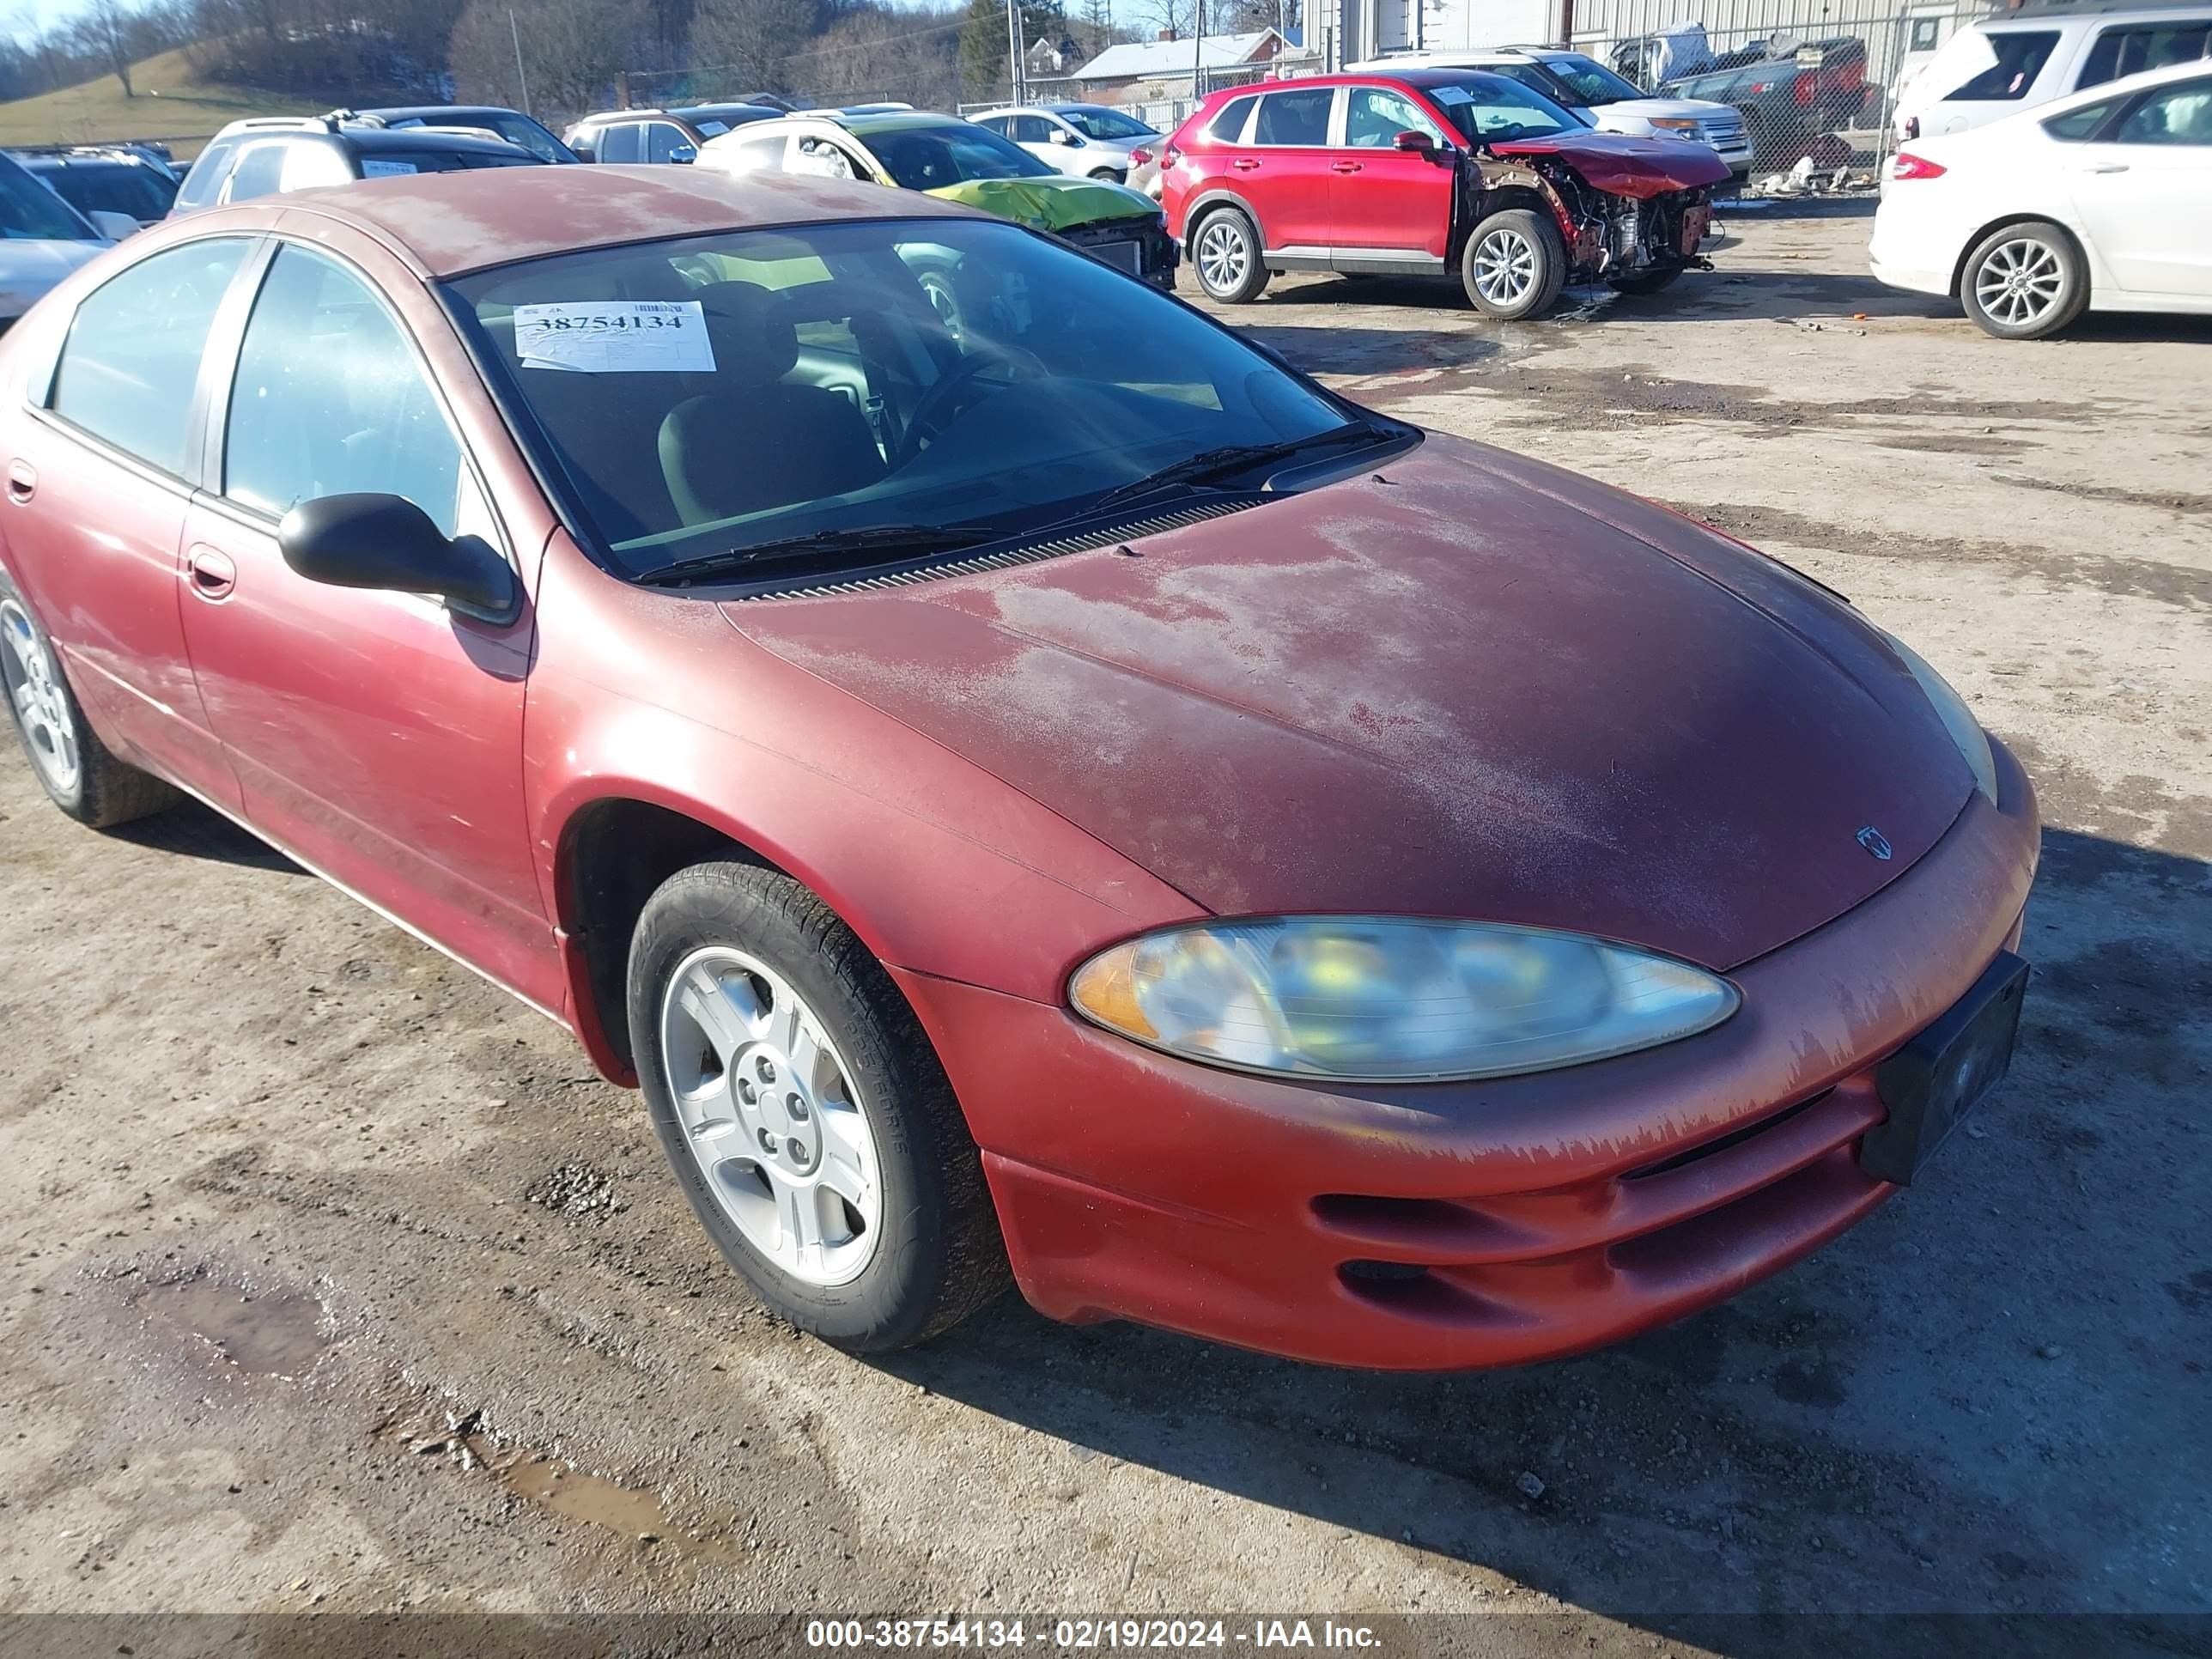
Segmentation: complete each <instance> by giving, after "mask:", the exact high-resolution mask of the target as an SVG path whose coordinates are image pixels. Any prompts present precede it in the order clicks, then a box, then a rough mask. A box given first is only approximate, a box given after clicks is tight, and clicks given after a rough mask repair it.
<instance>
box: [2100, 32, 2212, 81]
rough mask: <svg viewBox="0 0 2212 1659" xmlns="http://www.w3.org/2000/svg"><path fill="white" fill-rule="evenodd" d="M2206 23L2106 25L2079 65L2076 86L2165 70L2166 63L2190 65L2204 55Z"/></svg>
mask: <svg viewBox="0 0 2212 1659" xmlns="http://www.w3.org/2000/svg"><path fill="white" fill-rule="evenodd" d="M2209 32H2212V29H2208V26H2207V25H2205V24H2203V23H2202V22H2189V23H2172V24H2161V25H2159V26H2157V27H2141V26H2138V27H2131V28H2109V29H2106V30H2104V31H2102V32H2101V33H2100V34H2099V35H2098V36H2097V40H2096V44H2095V45H2094V46H2091V47H2090V48H2089V56H2088V58H2087V59H2086V60H2085V61H2084V62H2083V64H2082V65H2081V79H2079V80H2077V81H2076V82H2075V83H2074V84H2075V87H2076V88H2081V87H2101V86H2102V85H2104V84H2105V82H2107V81H2117V80H2118V79H2119V78H2120V77H2121V76H2124V75H2140V74H2142V72H2143V71H2144V70H2154V69H2164V68H2165V67H2166V65H2167V64H2193V63H2195V62H2196V61H2197V59H2198V58H2202V57H2203V56H2204V40H2205V36H2206V34H2207V33H2209Z"/></svg>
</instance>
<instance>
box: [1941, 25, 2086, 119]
mask: <svg viewBox="0 0 2212 1659" xmlns="http://www.w3.org/2000/svg"><path fill="white" fill-rule="evenodd" d="M1987 39H1988V41H1989V46H1990V51H1991V52H1995V53H1996V63H1994V64H1990V66H1989V67H1988V68H1986V69H1984V70H1982V71H1981V72H1980V73H1979V74H1978V75H1977V76H1974V77H1973V79H1972V80H1971V81H1968V82H1966V84H1965V85H1964V86H1961V87H1958V88H1954V89H1953V90H1952V91H1950V92H1948V93H1946V94H1944V98H1945V100H1946V101H1948V102H1952V103H1960V104H1989V103H2016V102H2018V101H2019V100H2021V99H2022V98H2025V97H2027V89H2028V88H2030V87H2032V86H2033V85H2034V84H2035V77H2036V76H2039V75H2040V74H2042V73H2043V66H2044V65H2045V64H2047V63H2049V62H2050V61H2051V48H2052V47H2054V46H2057V44H2058V31H2057V30H2056V29H2008V30H2006V31H2005V32H2004V33H2002V34H1997V33H1992V34H1990V35H1989V36H1988V37H1987Z"/></svg>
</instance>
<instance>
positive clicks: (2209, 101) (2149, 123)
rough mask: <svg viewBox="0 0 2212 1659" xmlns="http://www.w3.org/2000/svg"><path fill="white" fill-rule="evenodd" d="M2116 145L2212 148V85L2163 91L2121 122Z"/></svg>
mask: <svg viewBox="0 0 2212 1659" xmlns="http://www.w3.org/2000/svg"><path fill="white" fill-rule="evenodd" d="M2112 142H2113V143H2116V144H2191V145H2202V146H2207V147H2212V81H2183V82H2178V83H2177V84H2175V85H2173V86H2170V87H2160V88H2159V89H2158V90H2157V91H2156V92H2154V93H2151V94H2148V95H2147V96H2146V97H2145V98H2144V99H2143V100H2142V102H2141V103H2139V104H2137V105H2136V106H2135V107H2134V108H2133V109H2131V110H2130V111H2129V112H2127V114H2126V115H2125V116H2124V117H2123V118H2121V120H2120V125H2119V129H2118V131H2116V132H2114V133H2113V134H2112Z"/></svg>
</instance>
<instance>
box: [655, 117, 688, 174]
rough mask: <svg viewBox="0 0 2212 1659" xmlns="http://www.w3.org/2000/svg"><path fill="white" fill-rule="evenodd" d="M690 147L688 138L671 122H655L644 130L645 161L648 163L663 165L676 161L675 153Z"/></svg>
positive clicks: (682, 130)
mask: <svg viewBox="0 0 2212 1659" xmlns="http://www.w3.org/2000/svg"><path fill="white" fill-rule="evenodd" d="M692 147H693V146H692V143H691V139H690V135H689V134H687V133H686V132H685V131H684V129H683V128H681V127H679V126H678V125H675V124H674V123H672V122H669V121H655V122H654V123H653V125H651V126H649V127H647V129H646V130H645V159H646V160H647V161H652V162H655V163H663V164H665V163H666V162H669V161H674V160H675V159H676V153H677V151H678V150H683V149H691V148H692Z"/></svg>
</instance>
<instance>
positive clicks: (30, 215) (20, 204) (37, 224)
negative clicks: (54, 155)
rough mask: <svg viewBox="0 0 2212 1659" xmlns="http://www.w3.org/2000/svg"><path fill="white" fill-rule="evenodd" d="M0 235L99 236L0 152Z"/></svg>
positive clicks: (19, 238) (28, 238) (23, 238)
mask: <svg viewBox="0 0 2212 1659" xmlns="http://www.w3.org/2000/svg"><path fill="white" fill-rule="evenodd" d="M0 237H5V238H6V239H7V240H9V241H11V242H97V241H99V240H101V237H100V233H99V232H98V231H96V230H94V228H92V227H91V225H90V224H88V222H85V221H84V220H82V219H81V218H79V217H78V216H77V215H76V211H75V210H73V209H72V208H71V207H70V204H68V203H66V202H64V200H62V198H61V197H58V196H57V195H55V194H54V192H53V191H50V190H48V189H47V188H46V186H45V185H42V184H40V182H39V181H38V180H37V179H33V177H32V176H31V175H30V174H29V173H26V172H24V171H23V169H22V167H20V166H19V165H18V164H16V163H15V162H14V161H9V160H8V159H7V158H5V157H4V156H0Z"/></svg>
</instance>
